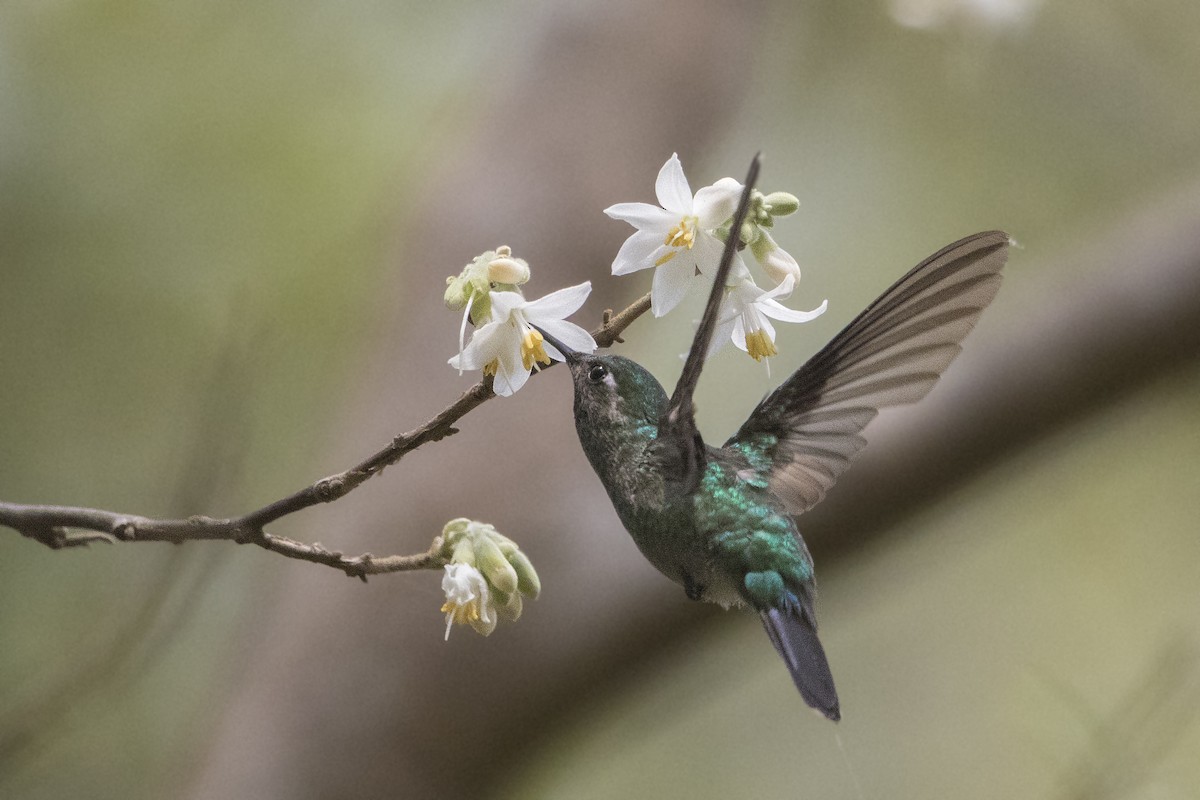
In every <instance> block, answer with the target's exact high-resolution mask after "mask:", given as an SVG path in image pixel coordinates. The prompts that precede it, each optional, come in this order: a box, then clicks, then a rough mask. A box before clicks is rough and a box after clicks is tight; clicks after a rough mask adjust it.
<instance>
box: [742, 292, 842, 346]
mask: <svg viewBox="0 0 1200 800" xmlns="http://www.w3.org/2000/svg"><path fill="white" fill-rule="evenodd" d="M756 305H757V306H758V310H759V311H761V312H762V313H763V314H765V315H767V316H768V317H773V318H774V319H777V320H779V321H780V322H810V321H812V320H814V319H816V318H817V317H819V316H821V315H822V314H824V313H825V309H826V308H828V307H829V301H828V300H822V301H821V305H819V306H817V307H816V308H814V309H813V310H812V311H796V310H794V309H791V308H788V307H786V306H784V305H782V304H780V303H779V302H778V301H776V300H772V299H771V298H769V297H763V298H760V299H759V302H758V303H757V304H756ZM772 341H774V339H772Z"/></svg>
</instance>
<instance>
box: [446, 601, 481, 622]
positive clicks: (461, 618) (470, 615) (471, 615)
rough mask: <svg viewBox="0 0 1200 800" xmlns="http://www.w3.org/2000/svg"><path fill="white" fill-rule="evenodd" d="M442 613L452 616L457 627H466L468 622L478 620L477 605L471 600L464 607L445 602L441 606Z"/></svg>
mask: <svg viewBox="0 0 1200 800" xmlns="http://www.w3.org/2000/svg"><path fill="white" fill-rule="evenodd" d="M442 611H443V612H444V613H447V614H451V615H453V617H454V621H455V622H457V623H458V624H459V625H466V624H467V623H468V622H472V621H474V620H477V619H479V603H478V602H477V601H475V600H472V601H471V602H469V603H467V604H466V605H465V606H460V605H457V604H456V603H451V602H450V601H446V602H445V603H444V604H443V605H442Z"/></svg>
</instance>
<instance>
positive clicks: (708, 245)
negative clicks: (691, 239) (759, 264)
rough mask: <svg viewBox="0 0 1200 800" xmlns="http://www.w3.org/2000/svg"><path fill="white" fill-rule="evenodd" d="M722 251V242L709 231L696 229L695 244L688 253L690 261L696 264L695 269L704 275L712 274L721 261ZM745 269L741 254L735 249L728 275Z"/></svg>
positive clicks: (723, 244)
mask: <svg viewBox="0 0 1200 800" xmlns="http://www.w3.org/2000/svg"><path fill="white" fill-rule="evenodd" d="M724 252H725V243H724V242H722V241H721V240H720V239H718V238H717V237H715V236H713V235H712V234H711V233H707V232H705V231H698V232H697V234H696V244H695V245H694V246H693V247H692V249H691V252H690V255H691V257H692V262H693V263H694V264H695V265H696V269H698V270H700V272H702V273H704V274H705V275H712V274H714V273H715V272H716V271H717V266H718V265H719V264H720V263H721V256H722V254H724ZM745 271H746V266H745V264H744V263H743V262H742V256H741V254H740V253H738V252H737V251H736V250H735V251H734V253H733V266H732V267H731V271H730V275H733V274H740V273H742V272H745Z"/></svg>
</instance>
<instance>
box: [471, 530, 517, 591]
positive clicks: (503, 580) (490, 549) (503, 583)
mask: <svg viewBox="0 0 1200 800" xmlns="http://www.w3.org/2000/svg"><path fill="white" fill-rule="evenodd" d="M475 559H476V566H478V567H479V571H480V572H482V573H483V574H484V577H486V578H487V580H488V583H489V584H491V585H492V586H494V587H495V588H497V589H499V590H500V591H502V592H505V593H506V594H511V593H513V592H515V591H517V583H518V581H517V571H516V570H515V569H513V567H512V565H511V564H509V563H508V559H506V558H505V557H504V554H503V553H501V552H500V547H499V545H497V544H496V543H495V542H494V541H493V540H492V539H491V538H490V537H488V536H479V537H478V538H477V539H476V540H475Z"/></svg>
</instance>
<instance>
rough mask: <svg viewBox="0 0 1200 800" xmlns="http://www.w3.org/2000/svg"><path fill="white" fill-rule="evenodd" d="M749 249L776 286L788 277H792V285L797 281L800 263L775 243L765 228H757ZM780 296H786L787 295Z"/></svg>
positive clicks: (798, 279)
mask: <svg viewBox="0 0 1200 800" xmlns="http://www.w3.org/2000/svg"><path fill="white" fill-rule="evenodd" d="M750 251H751V252H752V253H754V260H755V261H757V262H758V263H759V266H761V267H762V268H763V272H765V273H767V275H768V276H770V278H771V280H773V281H775V285H776V286H778V285H780V284H782V283H783V282H784V281H785V280H787V279H788V278H789V277H790V278H791V279H792V285H793V286H795V285H796V284H797V283H799V281H800V265H799V264H798V263H796V259H795V258H793V257H792V254H791V253H789V252H788V251H786V250H784V249H783V248H782V247H780V246H779V245H778V244H776V243H775V240H774V239H773V238H771V234H769V233H767V232H766V231H765V230H763V229H761V228H760V229H759V231H758V238H757V239H756V240H755V242H754V244H753V245H751V246H750ZM782 296H783V297H786V296H787V295H782Z"/></svg>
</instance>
